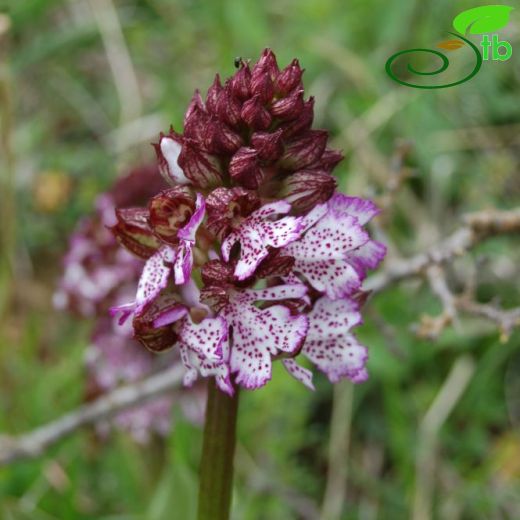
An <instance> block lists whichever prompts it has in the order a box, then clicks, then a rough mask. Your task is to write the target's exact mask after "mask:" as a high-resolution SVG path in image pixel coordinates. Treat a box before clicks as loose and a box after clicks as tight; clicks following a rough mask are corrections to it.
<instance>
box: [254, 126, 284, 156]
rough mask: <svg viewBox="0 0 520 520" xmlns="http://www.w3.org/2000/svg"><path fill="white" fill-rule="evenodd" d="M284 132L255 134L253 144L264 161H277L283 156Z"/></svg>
mask: <svg viewBox="0 0 520 520" xmlns="http://www.w3.org/2000/svg"><path fill="white" fill-rule="evenodd" d="M282 135H283V131H282V130H276V132H272V133H271V132H255V133H254V134H253V135H252V136H251V144H252V145H253V147H254V148H255V150H256V151H257V152H258V157H259V158H260V160H262V161H272V162H274V161H277V160H278V159H279V158H280V157H281V156H282V154H283V141H282Z"/></svg>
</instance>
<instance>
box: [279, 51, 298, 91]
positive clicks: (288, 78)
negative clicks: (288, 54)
mask: <svg viewBox="0 0 520 520" xmlns="http://www.w3.org/2000/svg"><path fill="white" fill-rule="evenodd" d="M302 75H303V69H301V68H300V63H299V62H298V60H297V59H294V60H292V62H291V63H290V64H289V65H287V67H285V69H283V70H282V71H281V72H280V74H278V77H277V78H276V84H275V88H276V93H277V94H278V95H280V96H286V95H287V94H288V93H289V92H291V90H293V89H295V88H296V87H298V86H299V85H301V80H302Z"/></svg>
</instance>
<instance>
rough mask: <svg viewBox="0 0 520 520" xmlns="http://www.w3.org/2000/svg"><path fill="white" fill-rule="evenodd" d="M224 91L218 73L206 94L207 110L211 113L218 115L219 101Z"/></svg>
mask: <svg viewBox="0 0 520 520" xmlns="http://www.w3.org/2000/svg"><path fill="white" fill-rule="evenodd" d="M222 91H223V88H222V84H221V83H220V76H219V75H218V74H216V75H215V79H214V81H213V84H212V85H211V87H209V89H208V93H207V95H206V110H207V111H208V112H209V113H210V114H213V115H217V103H218V99H219V97H220V95H221V93H222Z"/></svg>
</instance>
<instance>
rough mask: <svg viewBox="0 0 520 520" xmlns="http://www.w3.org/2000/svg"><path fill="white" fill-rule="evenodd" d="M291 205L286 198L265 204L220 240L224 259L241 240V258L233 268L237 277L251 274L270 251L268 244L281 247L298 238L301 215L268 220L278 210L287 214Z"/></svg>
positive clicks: (243, 277) (227, 259)
mask: <svg viewBox="0 0 520 520" xmlns="http://www.w3.org/2000/svg"><path fill="white" fill-rule="evenodd" d="M290 209H291V205H290V204H289V203H288V202H285V201H278V202H272V203H270V204H266V205H264V206H262V207H261V208H260V209H258V210H256V211H255V212H253V213H252V214H251V215H250V216H249V217H247V218H246V219H245V220H244V221H243V222H242V224H241V225H240V227H239V228H238V229H236V230H234V231H232V232H231V233H230V234H229V235H228V236H227V237H226V239H225V240H224V241H223V243H222V256H223V258H224V260H225V261H226V262H228V261H229V257H230V253H231V249H232V247H233V246H234V245H235V243H236V242H240V246H241V250H240V259H239V261H238V262H237V266H236V268H235V276H236V277H237V279H238V280H245V279H246V278H248V277H250V276H251V275H253V273H254V272H255V269H256V268H257V266H258V264H259V263H260V262H261V261H262V260H263V259H264V258H265V257H266V256H267V255H268V254H269V250H268V249H267V246H272V247H283V246H285V245H287V244H289V243H291V242H293V241H294V240H297V239H298V238H299V236H300V234H301V229H302V225H301V218H299V217H283V218H281V219H280V220H267V219H268V218H270V217H273V216H275V215H277V214H286V213H288V212H289V211H290Z"/></svg>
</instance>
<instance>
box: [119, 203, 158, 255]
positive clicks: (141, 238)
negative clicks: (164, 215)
mask: <svg viewBox="0 0 520 520" xmlns="http://www.w3.org/2000/svg"><path fill="white" fill-rule="evenodd" d="M148 217H149V213H148V210H147V209H146V208H125V209H116V218H117V223H116V224H115V225H114V226H112V227H111V228H109V229H110V231H112V233H113V234H114V236H115V237H116V239H117V241H118V242H119V243H120V244H121V245H122V246H123V247H125V248H126V249H128V251H130V252H131V253H133V254H134V255H136V256H138V257H140V258H144V259H147V258H150V257H151V256H152V255H153V254H154V253H155V252H156V251H157V249H158V248H159V246H160V245H161V243H160V242H159V240H158V238H157V237H156V236H155V235H154V234H153V233H152V230H151V229H150V226H149V225H148Z"/></svg>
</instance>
